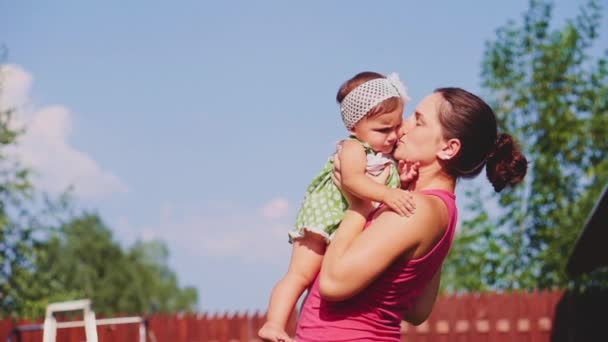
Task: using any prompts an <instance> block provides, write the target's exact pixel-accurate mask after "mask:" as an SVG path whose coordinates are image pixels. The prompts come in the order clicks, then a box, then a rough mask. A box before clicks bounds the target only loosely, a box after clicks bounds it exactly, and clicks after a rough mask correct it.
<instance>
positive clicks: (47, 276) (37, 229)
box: [0, 49, 198, 318]
mask: <svg viewBox="0 0 608 342" xmlns="http://www.w3.org/2000/svg"><path fill="white" fill-rule="evenodd" d="M0 55H2V49H0ZM0 60H2V58H1V56H0ZM0 71H3V70H2V65H1V64H0ZM3 75H4V74H3V73H0V76H3ZM1 81H2V79H0V318H2V317H7V316H12V317H22V318H25V317H31V318H34V317H40V316H42V315H43V314H44V310H45V308H46V306H47V305H48V304H49V303H51V302H56V301H64V300H74V299H80V298H91V299H92V300H93V304H94V306H95V310H96V311H97V312H98V313H100V314H113V313H149V312H152V311H161V312H174V311H191V310H193V309H194V308H195V306H196V303H197V296H198V295H197V292H196V290H195V289H194V288H180V287H179V286H178V281H177V277H176V275H175V273H174V272H173V271H171V269H170V268H169V266H168V264H167V259H168V255H169V254H168V250H167V248H166V246H165V245H164V244H163V243H162V242H158V241H154V242H146V243H144V242H139V243H137V244H135V245H134V246H133V247H132V248H131V249H128V250H125V249H123V248H122V247H121V246H120V245H119V244H118V243H117V242H115V241H114V240H113V239H112V233H111V231H110V229H109V228H108V227H106V226H105V224H104V223H103V222H102V220H101V218H100V217H99V216H98V215H95V214H89V213H84V214H82V215H80V216H75V215H74V214H73V213H72V207H73V206H72V205H73V199H70V198H69V192H66V193H65V194H64V195H61V196H59V197H51V196H49V195H47V194H45V193H44V192H42V191H40V190H38V189H35V188H34V186H33V185H32V182H31V180H30V170H29V169H28V168H26V167H23V166H22V165H21V164H20V162H19V159H18V156H17V155H16V154H14V153H9V151H10V150H11V149H12V150H13V151H14V147H15V146H17V145H18V142H19V137H20V136H21V134H22V133H23V132H24V131H25V130H24V129H22V128H18V127H16V125H15V123H14V120H13V119H14V115H15V113H16V111H15V109H14V108H9V106H8V105H7V104H6V103H7V99H5V98H4V97H2V87H1V85H2V82H1Z"/></svg>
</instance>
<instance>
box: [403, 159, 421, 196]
mask: <svg viewBox="0 0 608 342" xmlns="http://www.w3.org/2000/svg"><path fill="white" fill-rule="evenodd" d="M419 167H420V163H419V162H415V163H410V162H406V161H404V160H400V161H399V179H401V188H402V189H408V188H410V186H411V185H412V183H414V182H415V181H416V179H417V178H418V168H419Z"/></svg>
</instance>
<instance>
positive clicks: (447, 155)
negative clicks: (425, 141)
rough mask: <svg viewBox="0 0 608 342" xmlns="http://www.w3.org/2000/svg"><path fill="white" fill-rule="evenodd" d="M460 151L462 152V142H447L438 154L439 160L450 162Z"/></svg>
mask: <svg viewBox="0 0 608 342" xmlns="http://www.w3.org/2000/svg"><path fill="white" fill-rule="evenodd" d="M458 151H460V140H459V139H455V138H452V139H449V140H448V141H446V142H445V145H444V146H443V147H442V148H441V151H439V152H437V158H439V159H441V160H450V159H452V158H454V157H455V156H456V155H457V154H458Z"/></svg>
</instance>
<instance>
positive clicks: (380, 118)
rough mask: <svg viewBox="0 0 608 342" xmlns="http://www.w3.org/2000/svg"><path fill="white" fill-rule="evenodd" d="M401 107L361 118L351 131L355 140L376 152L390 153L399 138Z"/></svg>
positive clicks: (401, 118)
mask: <svg viewBox="0 0 608 342" xmlns="http://www.w3.org/2000/svg"><path fill="white" fill-rule="evenodd" d="M402 122H403V106H402V105H400V106H399V107H398V108H397V109H395V110H394V111H392V112H389V113H383V114H379V115H375V116H373V117H369V118H363V119H362V120H361V121H359V122H358V123H357V124H356V125H355V127H353V129H352V130H351V133H352V134H353V135H354V136H355V137H357V139H359V140H361V141H363V142H366V143H368V144H369V145H370V146H371V148H372V149H373V150H374V151H376V152H382V153H387V154H388V153H391V152H392V151H393V148H394V147H395V143H396V142H397V140H398V139H399V137H400V129H401V124H402Z"/></svg>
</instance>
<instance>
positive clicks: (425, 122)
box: [393, 93, 445, 166]
mask: <svg viewBox="0 0 608 342" xmlns="http://www.w3.org/2000/svg"><path fill="white" fill-rule="evenodd" d="M444 101H445V100H444V99H443V97H442V96H441V94H438V93H433V94H431V95H429V96H427V97H425V98H424V99H422V101H421V102H420V103H419V104H418V106H417V107H416V109H415V111H414V114H413V115H411V116H410V117H409V118H407V119H406V120H405V121H404V124H403V132H402V136H401V138H400V139H399V141H398V142H397V146H396V148H395V151H394V153H393V156H394V158H395V159H398V160H405V161H408V162H420V165H421V166H422V165H428V164H430V163H432V162H434V161H436V160H437V156H438V153H439V152H440V151H441V149H442V148H443V147H444V146H445V141H444V139H443V136H442V131H441V124H440V122H439V108H440V106H441V104H442V103H443V102H444Z"/></svg>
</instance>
